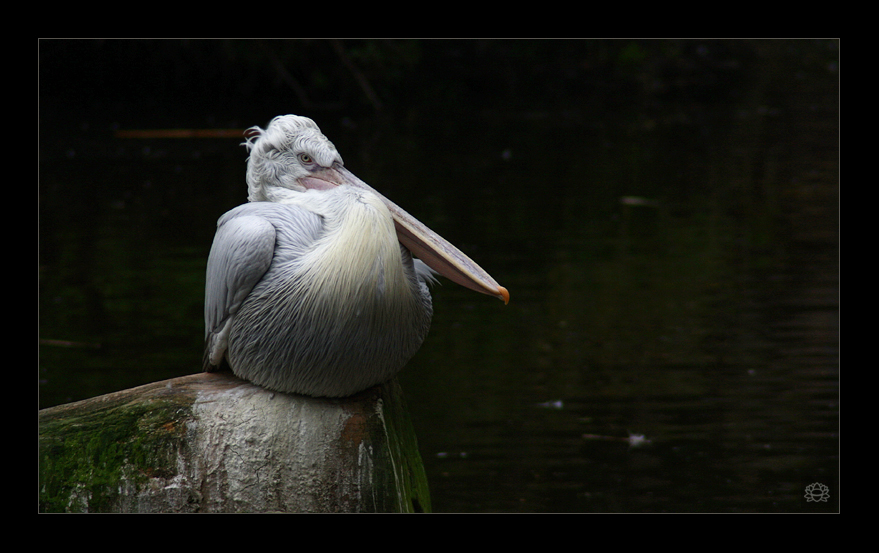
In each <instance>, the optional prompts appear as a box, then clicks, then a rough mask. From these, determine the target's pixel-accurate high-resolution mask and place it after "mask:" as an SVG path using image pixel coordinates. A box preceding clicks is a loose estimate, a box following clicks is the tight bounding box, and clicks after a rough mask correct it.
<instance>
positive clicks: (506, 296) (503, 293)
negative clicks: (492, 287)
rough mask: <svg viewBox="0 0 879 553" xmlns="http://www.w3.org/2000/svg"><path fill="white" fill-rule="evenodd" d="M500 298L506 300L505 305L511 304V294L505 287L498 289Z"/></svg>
mask: <svg viewBox="0 0 879 553" xmlns="http://www.w3.org/2000/svg"><path fill="white" fill-rule="evenodd" d="M497 292H498V298H499V299H502V300H504V305H507V304H508V303H510V293H509V292H507V289H506V288H504V287H503V286H498V287H497Z"/></svg>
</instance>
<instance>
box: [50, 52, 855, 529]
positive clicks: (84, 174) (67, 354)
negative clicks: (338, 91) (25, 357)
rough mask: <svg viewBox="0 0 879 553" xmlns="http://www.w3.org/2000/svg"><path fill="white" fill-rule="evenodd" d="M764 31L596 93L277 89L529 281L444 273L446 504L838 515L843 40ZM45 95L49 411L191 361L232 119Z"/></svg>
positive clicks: (442, 465) (413, 396) (228, 168)
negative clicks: (301, 100)
mask: <svg viewBox="0 0 879 553" xmlns="http://www.w3.org/2000/svg"><path fill="white" fill-rule="evenodd" d="M714 46H716V45H714ZM714 46H712V47H714ZM746 46H747V48H744V47H743V46H742V47H741V48H740V49H745V50H747V55H746V56H742V57H736V56H733V57H731V58H730V57H725V58H723V59H721V60H717V59H715V60H713V61H714V62H715V63H713V64H711V65H710V67H709V69H710V70H708V69H706V68H705V67H700V68H698V69H699V70H698V71H697V70H687V68H688V67H690V66H689V65H687V62H688V61H691V60H692V59H694V58H684V59H682V60H679V59H677V58H675V61H676V63H674V64H671V65H672V66H674V67H677V68H678V71H675V72H673V73H672V74H671V75H669V74H668V73H666V72H657V71H643V72H641V73H639V74H638V75H637V78H635V79H634V82H637V83H640V85H641V86H639V87H635V88H632V89H630V88H627V87H621V88H620V89H619V90H617V89H616V88H614V87H613V86H611V87H609V88H610V89H613V92H614V94H613V95H607V96H606V97H605V101H604V102H603V103H602V104H601V106H602V107H603V108H605V109H598V108H597V107H596V102H595V101H593V97H592V96H589V95H584V97H583V102H582V104H581V105H577V104H576V103H572V102H571V97H570V96H565V97H564V98H563V99H562V100H563V101H562V100H559V108H558V109H549V107H548V106H551V105H552V104H553V103H554V102H553V101H548V102H545V103H544V104H542V105H541V106H540V109H534V110H528V109H523V106H521V105H513V106H505V105H495V104H493V103H492V102H490V101H486V102H483V103H481V104H479V106H478V109H461V108H460V107H459V108H458V109H449V110H448V111H444V112H443V113H442V114H441V116H440V117H437V116H436V115H435V113H434V112H432V111H431V110H429V109H427V108H426V107H425V106H424V105H420V106H418V107H417V109H416V107H414V106H412V107H410V109H409V110H408V111H406V112H405V113H399V112H398V113H395V114H394V115H388V114H386V113H385V114H383V115H381V116H370V117H359V118H356V119H355V120H351V119H346V118H342V117H339V116H338V115H336V114H334V115H327V116H326V117H325V120H322V119H321V116H320V114H313V113H307V112H304V111H302V110H297V109H295V108H293V109H281V108H278V109H277V110H276V111H277V113H281V112H283V111H292V112H296V111H300V112H301V114H303V115H311V116H313V117H314V118H315V119H316V120H317V122H318V124H320V125H321V127H322V128H323V130H324V131H325V132H326V134H328V136H329V137H330V138H331V139H332V140H333V141H334V142H335V143H336V145H337V147H338V148H339V150H340V151H341V153H342V155H343V157H345V160H346V165H347V166H348V167H349V168H350V169H351V170H352V171H353V172H354V173H355V174H357V175H359V176H360V177H361V178H363V179H364V180H366V181H367V182H370V183H371V184H373V185H374V186H375V187H376V188H378V189H379V190H381V191H383V192H385V193H386V194H387V195H388V196H389V197H390V198H392V199H393V200H395V201H396V202H397V203H399V204H400V205H402V206H403V207H404V208H405V209H407V210H408V211H409V212H411V213H413V214H414V215H416V216H417V217H419V218H420V219H421V220H422V221H424V222H425V223H427V224H428V225H430V226H431V227H432V228H434V229H435V230H437V231H438V232H439V233H440V234H442V235H443V236H445V237H446V238H448V239H449V240H451V241H452V242H453V243H456V244H457V245H458V246H459V247H461V248H462V249H463V250H464V251H465V252H467V253H468V254H469V255H470V256H471V257H473V258H474V259H476V260H477V261H478V262H479V263H480V264H481V265H482V266H483V267H484V268H486V269H487V270H488V271H489V272H490V273H491V274H492V275H493V276H494V277H495V278H496V279H497V280H498V281H499V282H500V283H501V284H503V285H504V286H506V287H507V288H508V289H509V290H510V292H511V302H510V304H509V305H507V306H504V305H503V304H502V303H501V302H498V301H497V300H493V299H492V298H489V297H487V296H481V295H478V294H474V293H472V292H469V291H467V290H464V289H462V288H460V287H457V286H455V285H453V284H451V283H449V282H444V283H443V284H442V285H441V286H439V287H437V288H435V289H434V300H435V301H434V305H435V312H436V314H435V318H434V323H433V327H432V330H431V334H430V336H429V338H428V340H427V342H426V343H425V344H424V346H423V348H422V350H421V351H420V352H419V354H418V355H417V356H416V358H415V359H414V360H413V361H412V362H411V363H410V365H409V366H408V367H407V368H406V369H405V371H404V372H403V373H402V375H401V377H400V378H401V382H402V384H403V387H404V390H405V392H406V395H407V399H408V401H409V407H410V411H411V414H412V418H413V421H414V423H415V427H416V429H417V431H418V438H419V443H420V446H421V451H422V455H423V458H424V462H425V464H426V467H427V470H428V476H429V479H430V483H431V493H432V500H433V508H434V511H438V512H723V513H727V512H836V511H838V509H839V495H840V490H839V235H838V230H839V168H838V160H839V139H838V133H839V131H838V120H839V113H838V107H839V106H838V102H839V98H838V80H839V77H838V73H837V67H838V63H837V62H838V52H837V51H836V50H835V43H832V42H818V43H815V42H806V41H803V42H792V43H780V44H779V43H775V42H773V43H747V44H746ZM558 47H559V48H561V47H562V45H559V46H558ZM602 51H603V50H602ZM736 51H738V49H736ZM698 54H699V55H703V54H704V55H703V57H705V56H708V55H709V54H708V53H701V52H699V53H698ZM599 57H600V56H599ZM697 58H698V56H697ZM462 63H464V62H462ZM583 66H584V65H583V64H580V65H578V66H577V67H583ZM682 67H683V69H681V68H682ZM587 76H591V77H593V78H597V77H595V75H594V74H588V75H587ZM584 78H586V77H584ZM602 78H603V79H604V82H606V83H611V85H613V84H614V83H617V82H620V81H624V82H626V83H630V82H632V80H631V79H621V78H620V77H619V76H618V75H617V76H613V75H611V76H607V75H603V77H602ZM639 79H640V80H639ZM510 80H511V81H512V80H513V79H512V77H511V78H510ZM517 82H518V81H517ZM645 83H646V84H645ZM507 85H509V83H507ZM443 90H447V91H448V90H450V89H443ZM603 90H605V92H606V90H608V89H607V88H606V89H603ZM450 94H451V93H450ZM546 94H547V95H551V94H558V90H557V89H553V90H547V91H546ZM437 95H439V93H437ZM608 96H614V97H617V96H618V97H617V98H616V99H615V101H614V103H613V105H612V106H610V107H611V108H613V109H610V108H609V107H608V106H609V103H608V101H607V97H608ZM435 101H439V100H435ZM45 104H46V106H45V107H44V108H43V110H44V119H45V120H48V121H49V122H48V123H46V124H44V125H43V127H42V128H41V163H40V171H41V174H40V212H39V216H40V267H39V269H40V271H39V285H40V296H39V310H40V328H39V337H40V339H41V344H40V348H39V362H38V366H39V397H40V407H46V406H50V405H55V404H58V403H63V402H67V401H73V400H77V399H82V398H85V397H91V396H94V395H98V394H102V393H106V392H110V391H114V390H118V389H123V388H128V387H132V386H135V385H138V384H143V383H146V382H151V381H155V380H159V379H163V378H170V377H174V376H179V375H183V374H189V373H193V372H196V371H198V368H199V364H200V357H201V341H202V336H203V329H202V313H201V311H202V301H203V286H204V275H203V272H204V265H205V260H206V257H207V252H208V250H209V248H210V241H211V238H212V233H213V226H214V224H215V221H216V218H217V217H218V216H219V215H220V214H221V213H223V212H224V211H225V210H227V209H229V208H230V207H232V206H234V205H237V204H238V203H241V202H242V201H244V199H245V196H246V193H245V186H244V182H243V174H244V157H245V155H244V151H243V148H240V147H239V146H238V143H239V142H240V140H236V139H212V140H211V139H203V140H169V139H165V140H150V141H143V140H132V139H116V138H114V137H113V136H112V133H111V132H105V130H106V129H104V128H103V127H98V125H97V124H96V123H94V122H93V120H92V119H90V118H89V117H86V116H85V115H80V114H78V113H77V112H76V111H75V110H73V111H72V114H71V113H65V112H64V111H63V110H62V109H61V108H59V107H58V106H59V104H58V103H57V102H54V103H53V102H49V99H47V100H46V101H45ZM294 105H295V104H294ZM443 105H446V104H443ZM428 113H429V114H430V115H428ZM267 119H268V116H266V117H263V118H262V119H257V120H247V121H244V122H243V124H242V126H247V125H251V124H261V125H263V124H265V123H266V121H267ZM173 121H174V119H173V117H172V118H170V122H169V123H164V122H163V123H162V124H161V125H158V126H160V127H161V126H169V124H170V123H173ZM50 123H51V124H50ZM129 124H131V125H134V124H135V123H134V122H132V123H129ZM137 124H141V125H145V126H149V125H146V124H145V123H143V120H140V121H137ZM180 124H181V125H184V124H185V123H180ZM123 126H124V124H123ZM154 126H155V125H154ZM630 436H634V437H635V440H637V439H638V438H640V437H641V436H643V440H642V441H637V443H630V440H629V437H630ZM814 483H819V484H821V485H822V486H826V487H827V490H828V491H829V501H827V502H820V501H807V500H806V498H805V497H804V495H805V493H806V489H807V486H809V485H810V484H814Z"/></svg>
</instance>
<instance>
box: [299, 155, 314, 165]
mask: <svg viewBox="0 0 879 553" xmlns="http://www.w3.org/2000/svg"><path fill="white" fill-rule="evenodd" d="M299 161H301V162H302V163H313V162H314V158H312V157H311V156H310V155H308V154H299Z"/></svg>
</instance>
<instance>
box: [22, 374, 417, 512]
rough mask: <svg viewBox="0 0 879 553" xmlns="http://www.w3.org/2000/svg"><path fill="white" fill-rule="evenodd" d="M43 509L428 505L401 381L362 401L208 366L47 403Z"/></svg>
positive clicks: (42, 415) (383, 508) (42, 416)
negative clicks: (261, 382)
mask: <svg viewBox="0 0 879 553" xmlns="http://www.w3.org/2000/svg"><path fill="white" fill-rule="evenodd" d="M39 432H40V436H39V447H40V451H39V455H40V466H39V476H40V482H39V508H40V510H41V511H43V512H149V513H159V512H161V513H168V512H170V513H189V512H202V513H204V512H212V513H213V512H216V513H219V512H224V513H228V512H251V513H252V512H321V513H323V512H422V511H429V510H430V497H429V492H428V487H427V479H426V476H425V474H424V467H423V465H422V463H421V456H420V455H419V453H418V447H417V443H416V439H415V434H414V431H413V429H412V425H411V422H410V420H409V415H408V412H407V410H406V407H405V403H404V401H403V398H402V392H401V390H400V387H399V384H397V382H396V380H392V381H391V382H388V383H386V384H383V385H381V386H376V387H375V388H372V389H370V390H367V391H365V392H362V393H360V394H358V395H356V396H353V397H351V398H344V399H318V398H310V397H304V396H297V395H293V394H283V393H278V392H271V391H269V390H266V389H264V388H261V387H259V386H256V385H253V384H250V383H249V382H246V381H244V380H241V379H238V378H236V377H235V376H233V375H232V374H231V373H229V372H220V373H198V374H193V375H190V376H184V377H180V378H174V379H170V380H166V381H162V382H156V383H153V384H147V385H144V386H139V387H137V388H132V389H130V390H123V391H120V392H115V393H112V394H107V395H103V396H99V397H95V398H91V399H87V400H84V401H79V402H75V403H69V404H66V405H60V406H57V407H51V408H48V409H43V410H41V411H40V412H39Z"/></svg>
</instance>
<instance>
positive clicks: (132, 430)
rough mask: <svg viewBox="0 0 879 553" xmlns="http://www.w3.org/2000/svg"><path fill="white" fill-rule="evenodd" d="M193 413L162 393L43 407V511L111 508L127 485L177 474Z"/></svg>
mask: <svg viewBox="0 0 879 553" xmlns="http://www.w3.org/2000/svg"><path fill="white" fill-rule="evenodd" d="M189 412H190V411H189V405H188V404H181V403H180V402H179V401H174V400H172V399H162V398H154V399H150V400H149V401H146V402H142V401H136V402H131V403H117V404H110V405H106V404H96V405H95V407H94V408H93V409H88V410H81V409H77V410H66V409H47V410H45V411H41V412H40V417H39V431H40V436H39V448H40V451H39V457H40V461H39V509H40V511H42V512H82V511H89V512H108V511H112V510H113V509H114V505H115V504H116V501H117V500H118V498H119V496H120V492H121V491H122V490H123V489H124V488H126V487H128V486H130V485H134V486H138V487H139V486H140V485H142V484H144V483H145V482H146V481H147V480H148V479H149V478H151V477H168V476H171V475H173V474H175V473H176V459H177V451H178V449H179V448H180V447H181V446H182V444H183V441H182V438H183V435H184V433H185V431H186V424H185V420H186V418H187V417H188V416H189Z"/></svg>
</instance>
